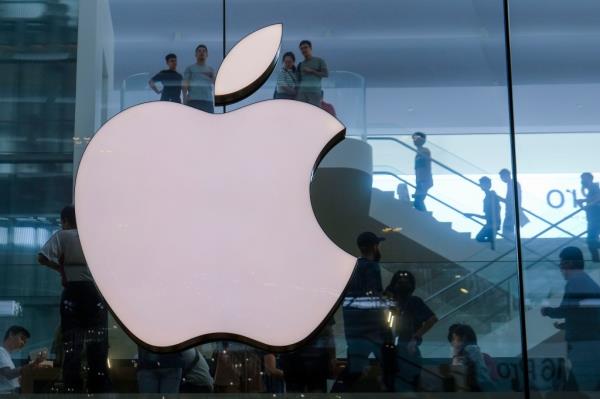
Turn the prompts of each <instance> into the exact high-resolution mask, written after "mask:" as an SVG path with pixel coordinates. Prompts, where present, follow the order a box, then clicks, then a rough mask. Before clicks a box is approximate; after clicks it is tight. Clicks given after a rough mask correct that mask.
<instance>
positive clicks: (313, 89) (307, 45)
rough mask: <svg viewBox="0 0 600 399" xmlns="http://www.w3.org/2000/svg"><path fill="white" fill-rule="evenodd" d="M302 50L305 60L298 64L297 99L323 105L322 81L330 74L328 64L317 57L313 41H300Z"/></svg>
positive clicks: (318, 105)
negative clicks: (313, 49)
mask: <svg viewBox="0 0 600 399" xmlns="http://www.w3.org/2000/svg"><path fill="white" fill-rule="evenodd" d="M299 47H300V52H301V53H302V55H303V56H304V60H303V61H302V62H301V63H299V64H298V81H299V84H298V94H297V97H296V98H297V99H298V100H299V101H304V102H306V103H309V104H312V105H315V106H317V107H320V106H321V89H322V87H321V81H322V80H323V78H326V77H328V76H329V70H328V69H327V64H326V63H325V61H324V60H323V59H322V58H319V57H315V56H314V55H313V52H312V43H311V42H310V41H308V40H302V41H301V42H300V46H299Z"/></svg>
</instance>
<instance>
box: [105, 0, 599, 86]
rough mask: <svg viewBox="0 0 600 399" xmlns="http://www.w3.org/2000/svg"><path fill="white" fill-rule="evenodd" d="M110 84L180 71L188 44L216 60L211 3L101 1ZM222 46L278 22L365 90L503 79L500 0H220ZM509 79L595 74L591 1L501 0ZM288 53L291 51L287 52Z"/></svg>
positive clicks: (217, 34) (595, 5)
mask: <svg viewBox="0 0 600 399" xmlns="http://www.w3.org/2000/svg"><path fill="white" fill-rule="evenodd" d="M110 4H111V11H112V17H113V24H114V30H115V40H116V57H115V69H116V81H115V84H117V85H118V84H119V83H120V81H121V80H122V79H123V78H124V77H126V76H128V75H130V74H133V73H138V72H150V71H155V70H158V69H160V68H162V66H163V58H162V57H163V56H164V54H166V53H167V52H171V51H173V52H175V53H177V54H178V55H179V59H180V69H183V68H184V67H185V65H186V64H189V63H192V62H193V49H194V47H195V46H196V44H198V43H200V42H202V43H206V44H207V45H208V46H209V48H210V55H209V56H210V58H209V63H211V64H212V65H213V66H214V67H218V64H219V63H220V61H221V58H222V45H223V41H222V37H223V14H222V11H223V10H222V1H221V0H169V1H164V0H110ZM226 4H227V6H226V7H227V32H226V33H227V46H228V48H230V47H231V46H232V45H233V44H234V43H235V41H237V40H239V38H241V37H242V36H244V35H246V34H247V33H249V32H251V31H253V30H255V29H257V28H259V27H261V26H264V25H268V24H271V23H274V22H283V23H284V29H285V31H284V43H283V48H282V50H284V51H286V50H296V49H297V43H298V42H299V40H301V39H304V38H307V39H309V40H312V41H313V45H314V51H315V53H316V54H317V55H319V56H322V57H323V58H325V59H326V61H328V63H329V65H330V68H331V69H335V70H349V71H353V72H357V73H359V74H361V75H363V76H365V78H366V80H367V85H368V86H369V87H422V86H442V87H443V86H493V85H500V84H503V83H504V81H505V78H504V59H505V58H504V47H503V40H504V32H503V19H502V4H501V1H500V0H452V1H449V0H397V1H391V0H327V1H322V0H321V1H316V0H302V1H300V0H252V1H249V0H227V3H226ZM511 23H512V27H511V28H512V42H513V43H512V44H513V73H514V79H515V83H517V84H543V83H587V82H599V81H600V73H599V72H598V71H600V51H598V48H599V47H600V2H599V1H598V0H570V1H565V0H518V1H515V0H513V1H511ZM296 53H297V54H298V52H297V51H296Z"/></svg>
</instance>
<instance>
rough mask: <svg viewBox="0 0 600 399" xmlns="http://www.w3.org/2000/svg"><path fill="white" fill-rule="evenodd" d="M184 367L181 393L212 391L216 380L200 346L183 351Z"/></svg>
mask: <svg viewBox="0 0 600 399" xmlns="http://www.w3.org/2000/svg"><path fill="white" fill-rule="evenodd" d="M181 356H182V358H183V369H182V373H181V374H182V378H181V386H180V387H179V392H181V393H211V392H212V391H213V385H214V380H213V378H212V376H211V375H210V367H209V366H208V363H207V362H206V359H205V358H204V356H203V355H202V353H200V351H199V350H198V348H189V349H187V350H185V351H183V352H182V353H181Z"/></svg>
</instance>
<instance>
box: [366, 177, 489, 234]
mask: <svg viewBox="0 0 600 399" xmlns="http://www.w3.org/2000/svg"><path fill="white" fill-rule="evenodd" d="M373 174H374V175H384V176H392V177H395V178H396V179H398V180H400V181H401V182H403V183H405V184H407V185H409V186H410V187H412V188H416V186H415V185H414V184H412V183H410V182H408V181H407V180H405V179H403V178H401V177H400V176H398V175H396V174H395V173H392V172H385V171H381V172H376V171H373ZM426 196H427V197H429V198H431V199H432V200H434V201H436V202H439V203H440V204H442V205H444V206H445V207H447V208H450V209H451V210H453V211H454V212H456V213H460V214H461V215H463V216H464V217H466V218H467V219H469V220H472V221H473V222H475V223H477V224H479V225H481V226H484V225H485V224H484V223H482V222H480V221H479V220H478V219H476V218H474V217H472V216H467V215H466V214H465V213H464V212H462V211H461V210H460V209H458V208H455V207H453V206H452V205H450V204H448V203H446V202H444V201H442V200H441V199H439V198H437V197H435V196H433V195H431V194H429V193H427V194H426Z"/></svg>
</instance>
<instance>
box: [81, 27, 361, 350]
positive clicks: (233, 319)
mask: <svg viewBox="0 0 600 399" xmlns="http://www.w3.org/2000/svg"><path fill="white" fill-rule="evenodd" d="M281 34H282V26H281V25H272V26H268V27H266V28H263V29H261V30H258V31H256V32H254V33H252V34H251V35H249V36H247V37H246V38H244V39H243V40H242V41H240V42H239V43H238V44H237V45H236V46H235V47H234V48H233V49H232V50H231V51H230V53H229V54H228V56H227V57H226V59H225V60H224V61H223V64H222V66H221V67H220V69H219V72H218V75H217V79H216V83H215V98H216V101H217V104H227V103H232V102H234V101H238V100H240V99H242V98H244V97H246V96H248V95H250V94H251V93H252V92H253V91H255V90H256V89H257V88H258V87H259V86H260V84H262V83H263V82H264V81H265V80H266V79H267V78H268V76H269V74H270V73H271V72H272V70H273V68H274V66H275V63H276V60H277V58H278V54H279V47H280V42H281ZM344 134H345V130H344V126H343V125H342V124H341V123H340V122H339V121H338V120H336V119H335V118H333V117H332V116H330V115H329V114H328V113H327V112H325V111H323V110H321V109H319V108H317V107H314V106H312V105H309V104H305V103H302V102H297V101H290V100H272V101H263V102H259V103H256V104H252V105H250V106H246V107H243V108H241V109H238V110H236V111H233V112H230V113H226V114H221V115H214V114H208V113H205V112H202V111H198V110H196V109H193V108H190V107H187V106H184V105H180V104H176V103H170V102H150V103H146V104H142V105H138V106H135V107H132V108H129V109H127V110H125V111H123V112H121V113H120V114H118V115H117V116H115V117H114V118H112V119H111V120H110V121H108V122H107V123H106V124H105V125H104V126H103V127H102V128H101V129H100V130H99V131H98V132H97V133H96V135H95V136H94V138H93V140H92V141H91V142H90V143H89V145H88V147H87V149H86V151H85V153H84V155H83V158H82V160H81V164H80V166H79V170H78V173H77V182H76V189H75V204H76V209H77V219H78V226H79V234H80V237H81V241H82V245H83V249H84V252H85V256H86V259H87V261H88V264H89V267H90V269H91V271H92V274H93V276H94V280H95V282H96V284H97V286H98V288H99V289H100V291H101V292H102V294H103V295H104V297H105V298H106V301H107V302H108V304H109V306H110V307H111V309H112V311H113V313H114V314H115V316H116V317H117V318H118V319H119V320H120V322H121V323H122V324H123V325H124V326H125V328H126V329H127V330H128V331H129V332H130V334H132V335H133V336H134V337H135V338H136V339H137V340H139V341H141V342H142V343H144V344H146V345H148V346H150V347H153V348H155V349H164V350H168V349H173V348H181V347H182V346H185V345H188V344H191V343H197V342H200V341H204V340H209V339H239V340H243V341H246V342H251V343H254V344H258V345H261V346H263V347H268V348H273V349H276V348H290V347H293V346H295V345H296V344H298V343H300V342H302V341H303V340H304V339H305V338H307V337H308V336H310V335H311V333H313V332H314V331H315V329H316V328H317V327H318V326H319V325H320V324H322V322H323V321H324V320H325V319H326V317H327V316H328V315H329V314H330V313H331V312H332V310H333V309H334V307H335V305H336V304H337V303H338V300H339V298H340V295H341V294H342V292H343V290H344V288H345V286H346V284H347V282H348V280H349V279H350V277H351V274H352V272H353V269H354V264H355V260H356V259H355V258H354V257H352V256H350V255H349V254H347V253H346V252H344V251H342V250H341V249H340V248H338V247H337V246H336V245H335V244H334V243H333V242H331V240H330V239H329V238H328V237H327V236H326V234H325V233H324V232H323V231H322V229H321V227H320V226H319V223H318V222H317V220H316V218H315V216H314V214H313V210H312V207H311V202H310V195H309V184H310V180H311V175H312V173H313V171H314V170H315V168H316V166H317V165H318V163H319V161H320V160H321V158H322V157H323V156H324V155H325V154H326V153H327V151H328V150H329V149H331V148H332V147H333V146H334V145H335V144H336V143H338V142H339V141H341V140H342V139H343V137H344Z"/></svg>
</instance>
